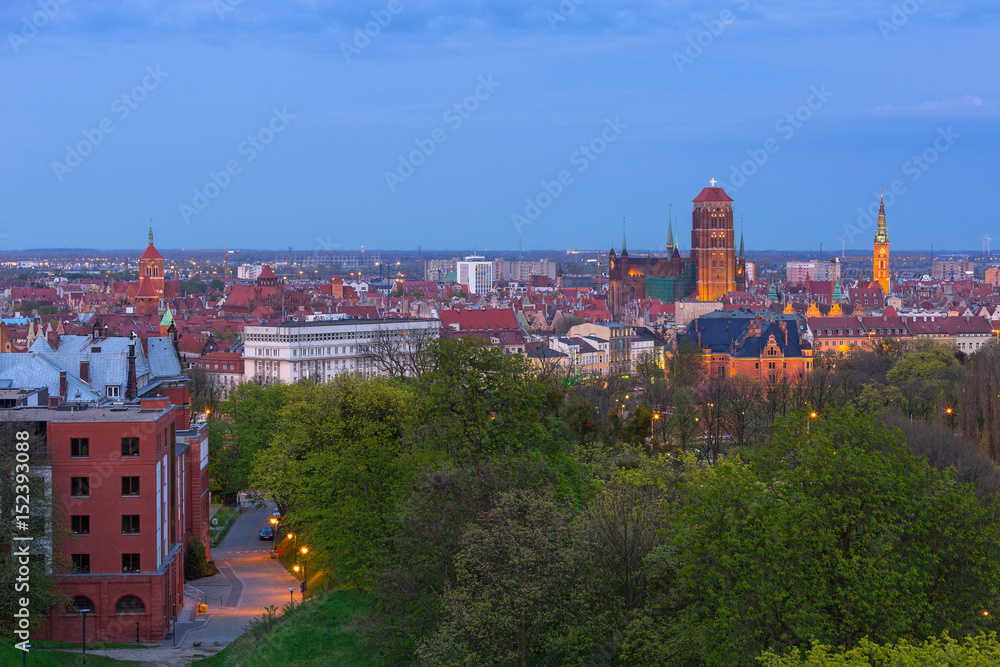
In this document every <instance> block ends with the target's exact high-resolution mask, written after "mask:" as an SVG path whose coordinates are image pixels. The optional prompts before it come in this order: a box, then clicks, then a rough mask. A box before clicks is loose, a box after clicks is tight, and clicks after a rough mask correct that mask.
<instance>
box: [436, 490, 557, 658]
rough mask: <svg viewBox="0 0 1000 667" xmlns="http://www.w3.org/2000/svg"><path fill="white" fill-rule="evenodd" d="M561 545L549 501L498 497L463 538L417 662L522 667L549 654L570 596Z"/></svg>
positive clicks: (523, 494) (534, 496) (517, 494)
mask: <svg viewBox="0 0 1000 667" xmlns="http://www.w3.org/2000/svg"><path fill="white" fill-rule="evenodd" d="M565 538H566V517H565V515H564V513H563V512H562V511H561V510H560V509H559V507H558V506H557V505H556V504H555V503H554V502H553V501H552V499H551V498H549V497H547V496H546V495H544V494H538V493H534V492H531V491H511V492H508V493H504V494H503V495H501V496H500V498H499V501H498V502H497V505H496V507H494V508H493V509H492V510H490V511H489V512H487V513H486V514H485V515H483V516H482V518H481V519H479V520H478V521H476V522H474V523H472V524H470V525H469V526H468V527H467V528H466V530H465V534H464V536H463V538H462V549H461V551H459V553H458V555H457V556H456V558H455V568H456V585H455V586H454V587H453V588H451V589H450V590H448V591H447V592H446V593H445V595H444V608H445V611H446V615H445V618H444V621H443V623H442V624H441V626H440V628H439V629H438V631H437V632H435V633H434V634H433V635H432V636H430V637H429V638H428V639H427V640H426V641H425V642H424V643H423V645H422V646H421V647H420V649H419V651H418V655H419V656H420V658H421V661H422V662H423V663H424V664H428V665H469V664H476V665H481V664H490V665H518V666H519V667H526V666H527V665H528V664H534V663H535V662H537V661H538V660H540V659H544V658H547V657H550V656H553V655H555V654H557V653H558V652H559V649H558V642H557V641H556V639H557V637H558V635H559V634H560V632H561V631H562V630H563V628H564V627H565V620H566V614H567V605H566V602H567V599H568V597H569V590H570V588H571V572H572V564H571V558H570V552H569V550H568V549H567V548H566V547H565V545H564V540H565Z"/></svg>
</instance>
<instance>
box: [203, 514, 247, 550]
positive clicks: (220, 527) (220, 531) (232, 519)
mask: <svg viewBox="0 0 1000 667" xmlns="http://www.w3.org/2000/svg"><path fill="white" fill-rule="evenodd" d="M239 515H240V510H239V508H237V507H221V508H219V511H218V512H216V513H215V514H214V515H212V520H213V521H215V520H217V521H218V522H219V523H218V524H217V525H214V526H209V529H208V533H209V538H210V539H211V540H212V546H213V547H217V546H219V545H220V544H222V540H223V539H225V537H226V533H228V532H229V529H230V528H232V527H233V524H234V523H236V519H237V518H238V517H239Z"/></svg>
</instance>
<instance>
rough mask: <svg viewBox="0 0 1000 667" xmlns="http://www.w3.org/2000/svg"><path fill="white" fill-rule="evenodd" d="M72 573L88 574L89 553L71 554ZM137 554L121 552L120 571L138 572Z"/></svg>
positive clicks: (125, 572) (127, 572)
mask: <svg viewBox="0 0 1000 667" xmlns="http://www.w3.org/2000/svg"><path fill="white" fill-rule="evenodd" d="M70 560H71V562H72V565H73V569H72V571H73V574H90V554H71V555H70ZM139 571H140V569H139V554H122V573H123V574H131V573H134V572H139Z"/></svg>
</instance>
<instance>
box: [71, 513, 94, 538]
mask: <svg viewBox="0 0 1000 667" xmlns="http://www.w3.org/2000/svg"><path fill="white" fill-rule="evenodd" d="M70 530H71V531H72V532H73V534H74V535H90V515H88V514H75V515H73V516H72V517H70Z"/></svg>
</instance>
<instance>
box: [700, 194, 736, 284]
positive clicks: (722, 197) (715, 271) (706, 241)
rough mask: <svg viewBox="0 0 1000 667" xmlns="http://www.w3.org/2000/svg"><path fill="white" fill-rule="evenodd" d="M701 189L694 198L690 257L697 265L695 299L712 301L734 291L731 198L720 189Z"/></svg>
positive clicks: (734, 250)
mask: <svg viewBox="0 0 1000 667" xmlns="http://www.w3.org/2000/svg"><path fill="white" fill-rule="evenodd" d="M711 183H712V187H709V188H705V189H704V190H702V191H701V194H699V195H698V196H697V197H696V198H695V199H694V200H693V203H694V212H693V213H692V219H691V259H692V260H694V261H695V262H696V263H697V265H698V270H697V276H698V277H697V290H696V294H697V298H698V300H699V301H716V300H718V299H719V298H721V297H723V296H725V295H726V294H728V293H730V292H735V291H736V281H737V277H738V276H737V267H736V247H735V241H736V238H735V234H734V232H733V200H732V198H731V197H730V196H729V195H727V194H726V191H725V190H723V189H722V188H717V187H715V179H714V178H713V179H712V181H711Z"/></svg>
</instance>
